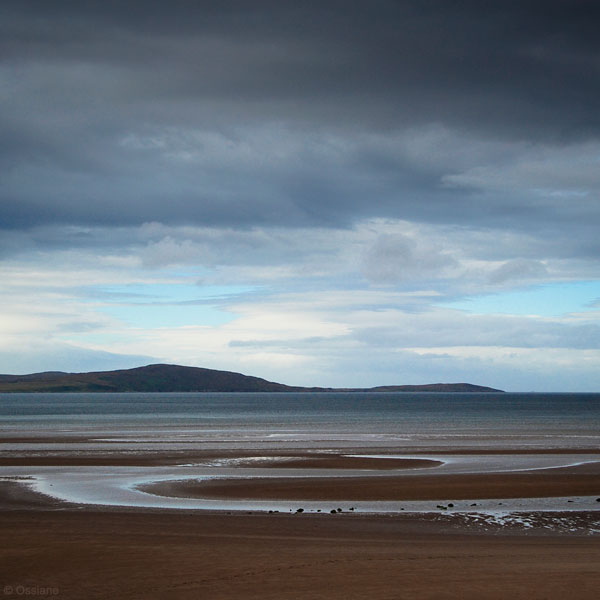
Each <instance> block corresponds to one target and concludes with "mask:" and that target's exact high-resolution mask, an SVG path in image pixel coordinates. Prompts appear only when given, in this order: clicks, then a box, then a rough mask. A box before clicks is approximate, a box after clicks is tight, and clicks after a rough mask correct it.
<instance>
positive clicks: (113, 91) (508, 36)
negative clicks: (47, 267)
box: [0, 0, 600, 228]
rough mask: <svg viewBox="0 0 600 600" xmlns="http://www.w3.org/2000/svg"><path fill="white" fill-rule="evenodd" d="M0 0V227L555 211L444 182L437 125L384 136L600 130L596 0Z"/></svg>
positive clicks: (556, 134)
mask: <svg viewBox="0 0 600 600" xmlns="http://www.w3.org/2000/svg"><path fill="white" fill-rule="evenodd" d="M0 11H1V13H0V17H1V18H0V40H1V41H0V48H1V52H2V57H3V59H2V63H1V65H0V68H1V76H2V89H3V91H2V105H3V109H2V112H1V116H0V131H1V132H2V135H1V140H2V141H0V161H1V163H0V165H1V166H2V169H3V172H4V173H5V177H3V184H2V185H1V187H0V223H2V224H3V225H4V227H14V228H20V227H27V226H31V225H38V224H45V223H78V224H102V225H117V224H137V223H141V222H145V221H161V222H170V223H184V222H191V223H197V224H214V225H225V224H228V225H232V226H244V225H248V224H289V225H311V224H326V225H327V224H330V225H347V224H349V223H352V222H353V221H354V220H356V219H360V218H365V217H370V216H390V217H399V218H407V219H415V220H424V221H440V222H446V221H456V222H464V223H484V224H492V225H494V224H501V225H509V224H511V223H514V219H515V218H520V219H521V222H522V221H523V218H526V219H538V218H540V215H541V214H542V213H543V214H544V215H545V218H546V219H547V220H550V221H552V220H553V219H554V220H555V221H558V220H559V219H562V218H564V217H565V215H563V214H558V213H556V214H555V212H553V210H547V207H546V205H542V206H540V202H539V201H537V200H535V199H534V200H532V199H531V198H529V197H528V196H527V195H526V194H524V193H523V192H522V191H520V190H519V189H518V188H515V189H511V190H509V193H506V191H505V190H501V191H500V192H497V193H496V194H495V195H494V194H482V193H481V189H480V188H481V186H480V182H479V181H478V180H477V179H476V178H475V180H472V179H469V178H468V177H463V178H462V179H459V178H455V180H453V181H452V182H450V184H449V183H448V182H447V181H446V180H445V177H447V176H451V175H453V173H454V172H455V171H454V169H455V168H456V165H455V164H454V163H453V160H452V159H451V158H447V157H451V156H452V155H453V154H454V152H455V150H454V148H452V143H451V141H448V146H447V147H446V148H444V149H443V151H444V152H445V154H446V155H447V157H446V158H445V159H444V160H440V161H438V162H437V163H433V162H430V161H428V160H427V159H426V157H425V158H423V157H422V158H421V160H416V161H415V160H411V159H410V157H407V156H406V155H405V154H402V153H395V150H394V148H393V147H392V148H390V144H389V143H387V142H386V141H385V140H386V139H388V138H390V136H391V137H392V138H393V137H394V135H396V134H398V133H402V132H406V131H407V130H412V129H415V128H416V129H418V128H420V127H428V126H430V125H436V126H440V127H443V128H448V129H451V130H453V131H456V132H460V134H461V135H464V136H467V137H469V136H471V137H474V138H477V139H485V140H492V141H497V142H499V143H520V142H522V141H527V142H534V143H545V144H553V145H555V146H559V147H560V146H561V145H563V144H568V143H575V142H583V141H589V140H592V141H593V140H597V138H598V134H599V133H600V113H599V112H598V110H597V98H598V97H599V94H600V72H599V71H600V67H599V65H600V42H599V38H598V36H597V31H596V30H597V23H598V22H599V21H600V19H599V17H600V6H599V5H598V3H596V2H577V1H562V2H558V1H552V0H550V1H547V2H510V1H509V2H506V1H504V2H482V1H479V2H475V1H473V2H452V3H450V2H446V1H437V2H436V1H430V2H429V1H418V2H417V1H414V2H408V1H405V2H391V1H389V2H386V1H379V2H335V1H328V2H327V1H325V2H302V3H297V2H252V3H249V2H241V1H240V2H192V1H190V2H184V1H181V0H180V1H174V2H169V3H166V2H148V1H144V2H141V1H140V2H106V1H104V2H82V1H78V2H75V1H74V2H66V1H64V2H60V1H57V2H47V1H39V2H35V1H27V0H20V1H18V2H17V1H10V0H9V1H6V2H4V3H3V4H2V8H1V9H0ZM278 127H280V128H281V129H278ZM194 131H196V132H212V133H213V134H215V135H216V136H217V139H215V138H214V136H213V137H212V138H210V139H206V138H201V139H198V138H197V137H194V136H193V135H192V137H191V138H189V137H186V132H194ZM281 131H283V133H282V137H283V138H286V139H284V140H283V141H282V140H281V139H280V136H279V135H278V133H279V132H281ZM415 135H417V134H415ZM261 136H263V137H261ZM286 136H287V137H286ZM328 136H332V137H331V139H333V142H332V147H328V146H327V140H329V139H330V138H329V137H328ZM369 136H376V137H377V136H378V140H379V141H375V142H373V141H372V140H371V138H370V137H369ZM257 138H258V139H257ZM315 140H316V142H315ZM323 140H325V141H323ZM368 140H371V141H370V142H369V141H368ZM455 142H456V144H459V143H461V139H459V138H457V139H456V140H455ZM281 144H283V147H279V145H281ZM215 145H216V146H217V148H216V150H219V151H222V154H221V155H219V153H218V152H217V151H216V150H215ZM246 146H247V152H246V154H245V155H244V156H240V154H239V148H242V149H243V148H244V147H246ZM315 146H317V147H316V148H315ZM236 148H237V150H236ZM247 154H251V155H253V156H256V155H264V160H263V161H262V163H261V161H257V160H256V159H248V157H247V156H246V155H247ZM215 155H217V157H218V158H214V156H215ZM282 155H283V156H287V159H285V160H283V159H281V156H282ZM211 157H213V158H211ZM219 157H220V158H219ZM487 160H488V161H492V162H494V161H495V160H498V162H501V160H502V157H501V156H499V157H493V156H491V157H488V158H487ZM245 161H249V162H245ZM471 162H472V164H469V163H468V161H467V163H466V164H464V165H461V166H462V168H463V170H468V168H469V167H470V166H477V165H478V164H479V163H478V159H477V158H475V157H474V158H472V159H471ZM507 197H508V198H507ZM582 202H583V200H582ZM575 204H577V202H575ZM588 204H589V203H588ZM559 212H560V211H559ZM567 218H568V215H567Z"/></svg>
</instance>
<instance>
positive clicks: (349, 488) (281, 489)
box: [141, 470, 600, 501]
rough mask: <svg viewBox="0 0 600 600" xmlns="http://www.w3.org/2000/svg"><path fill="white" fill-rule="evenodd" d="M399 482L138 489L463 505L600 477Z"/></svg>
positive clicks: (290, 481) (188, 483)
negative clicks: (459, 503) (440, 501)
mask: <svg viewBox="0 0 600 600" xmlns="http://www.w3.org/2000/svg"><path fill="white" fill-rule="evenodd" d="M553 471H554V470H548V471H546V472H539V471H538V472H530V473H498V474H469V475H418V476H406V477H403V476H400V477H388V476H383V477H331V478H330V477H327V478H316V477H308V478H298V479H296V478H283V477H275V478H253V479H213V480H203V481H195V480H182V481H171V482H160V483H154V484H148V485H145V486H142V487H141V489H143V490H144V491H146V492H149V493H152V494H156V495H159V496H175V497H179V498H222V499H257V500H278V499H284V500H348V501H353V500H354V501H360V500H443V499H447V500H467V499H476V498H481V499H483V498H549V497H553V496H589V495H600V476H599V475H598V474H594V473H577V472H564V471H563V472H559V473H554V472H553Z"/></svg>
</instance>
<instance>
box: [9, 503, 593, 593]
mask: <svg viewBox="0 0 600 600" xmlns="http://www.w3.org/2000/svg"><path fill="white" fill-rule="evenodd" d="M0 529H1V530H2V533H3V541H4V543H3V544H2V546H0V565H1V580H0V585H2V586H3V589H4V595H5V597H18V596H17V595H16V594H17V593H18V592H19V591H21V592H23V591H24V590H25V589H27V588H28V589H29V590H32V589H37V590H38V594H37V595H38V596H39V595H41V594H40V592H39V590H41V589H44V590H49V592H46V597H56V598H61V599H77V600H81V599H86V600H93V599H113V598H118V599H119V600H133V599H139V600H154V599H157V600H158V599H167V598H168V599H175V600H188V599H189V600H192V599H193V600H197V599H204V598H206V599H211V600H225V599H227V600H230V599H236V600H237V599H245V600H246V599H247V600H281V599H295V598H302V599H303V598H310V599H314V600H320V599H327V600H337V599H340V600H352V599H360V600H363V599H364V598H369V599H372V600H383V599H394V600H396V599H399V600H401V599H413V598H439V599H450V598H461V599H465V600H469V599H477V600H480V599H482V598H485V599H489V600H499V599H503V600H504V599H506V598H511V599H512V598H514V599H520V598H521V599H527V600H529V599H530V598H545V599H549V600H554V599H561V600H562V599H563V598H572V599H582V600H585V599H588V598H589V599H592V598H593V599H595V598H597V594H598V589H600V569H598V565H599V564H600V543H599V540H598V539H597V538H593V537H587V536H566V535H555V534H543V533H538V534H535V535H531V534H527V535H525V534H523V533H517V532H509V533H508V534H507V533H499V532H496V533H495V534H487V535H482V534H473V533H468V532H466V531H464V530H461V529H460V528H459V529H455V528H453V527H451V526H450V525H448V524H445V525H444V524H443V523H442V522H440V521H438V520H436V518H433V517H432V518H426V517H423V518H415V517H396V518H393V517H375V516H358V515H348V516H346V515H337V516H329V515H326V516H325V515H323V516H308V515H294V516H293V515H272V516H264V515H222V516H219V515H210V514H202V513H194V514H192V513H189V512H184V511H179V512H178V511H154V512H152V511H146V512H144V511H137V512H131V511H128V512H126V511H102V512H98V511H94V510H81V511H77V510H54V511H48V510H39V509H38V510H29V511H24V510H11V511H6V510H5V511H2V512H0ZM7 586H10V588H12V594H11V595H10V596H8V595H7V592H6V590H9V591H10V588H9V587H7Z"/></svg>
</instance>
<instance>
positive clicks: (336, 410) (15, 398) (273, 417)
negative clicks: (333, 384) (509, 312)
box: [0, 392, 600, 450]
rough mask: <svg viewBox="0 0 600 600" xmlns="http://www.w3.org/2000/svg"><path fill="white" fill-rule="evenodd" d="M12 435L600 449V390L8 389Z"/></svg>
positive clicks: (184, 444)
mask: <svg viewBox="0 0 600 600" xmlns="http://www.w3.org/2000/svg"><path fill="white" fill-rule="evenodd" d="M0 424H1V435H2V436H3V437H17V436H27V435H29V434H34V435H44V436H57V437H59V436H62V437H65V436H66V437H68V436H87V437H89V438H93V439H94V440H97V441H98V442H103V443H107V442H111V443H114V444H116V443H118V442H121V443H124V444H127V443H134V442H136V443H138V444H144V445H146V446H148V447H151V446H153V445H154V444H161V443H163V444H164V443H169V444H171V446H172V445H173V444H175V445H176V446H177V447H181V448H190V447H202V448H211V447H227V446H231V447H241V446H249V447H252V446H256V447H260V446H263V447H264V446H265V445H266V446H269V447H273V446H274V447H277V445H280V446H286V447H295V446H327V445H329V446H339V447H345V446H354V445H360V446H372V447H378V446H380V447H390V446H393V447H395V448H398V449H401V448H404V449H406V450H409V449H414V448H431V449H435V448H436V447H441V446H448V445H450V446H451V447H458V446H465V447H467V446H468V447H472V446H475V447H477V446H480V445H486V446H499V447H504V446H518V447H523V446H527V447H536V446H540V447H542V446H544V447H556V448H566V447H574V448H578V447H585V448H592V447H600V394H512V393H505V394H500V393H499V394H495V393H490V394H473V393H471V394H461V393H453V394H445V393H389V392H388V393H343V392H335V393H318V394H315V393H297V394H296V393H285V394H278V393H269V394H261V393H247V394H243V393H236V394H233V393H232V394H229V393H219V394H210V393H185V394H184V393H165V394H146V393H135V394H134V393H125V394H91V393H76V394H0Z"/></svg>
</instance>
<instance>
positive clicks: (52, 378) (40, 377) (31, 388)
mask: <svg viewBox="0 0 600 600" xmlns="http://www.w3.org/2000/svg"><path fill="white" fill-rule="evenodd" d="M331 391H337V390H335V389H334V388H318V387H313V388H307V387H294V386H289V385H284V384H282V383H275V382H272V381H267V380H266V379H261V378H260V377H251V376H249V375H242V374H241V373H232V372H230V371H216V370H214V369H201V368H198V367H182V366H179V365H148V366H146V367H137V368H135V369H123V370H119V371H97V372H92V373H63V372H61V371H48V372H45V373H32V374H31V375H0V392H331ZM340 391H342V390H340ZM343 391H354V392H500V391H502V390H495V389H493V388H489V387H483V386H478V385H472V384H469V383H435V384H429V385H399V386H380V387H375V388H351V389H344V390H343Z"/></svg>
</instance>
